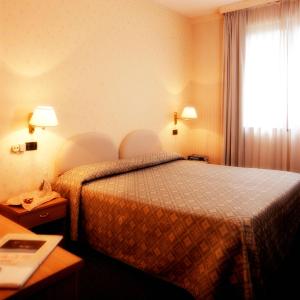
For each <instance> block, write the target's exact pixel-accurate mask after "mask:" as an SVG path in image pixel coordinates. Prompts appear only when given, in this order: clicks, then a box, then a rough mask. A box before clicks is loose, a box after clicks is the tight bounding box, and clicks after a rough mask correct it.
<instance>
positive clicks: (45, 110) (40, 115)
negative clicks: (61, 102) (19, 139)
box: [28, 106, 58, 133]
mask: <svg viewBox="0 0 300 300" xmlns="http://www.w3.org/2000/svg"><path fill="white" fill-rule="evenodd" d="M57 125H58V121H57V117H56V113H55V110H54V109H53V107H52V106H37V107H36V108H35V110H34V111H33V113H32V115H31V118H30V120H29V126H28V127H29V133H34V130H35V127H42V128H43V129H45V127H52V126H57Z"/></svg>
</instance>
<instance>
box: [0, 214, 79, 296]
mask: <svg viewBox="0 0 300 300" xmlns="http://www.w3.org/2000/svg"><path fill="white" fill-rule="evenodd" d="M7 233H30V231H29V230H27V229H26V228H24V227H22V226H20V225H18V224H16V223H14V222H12V221H11V220H9V219H7V218H5V217H3V216H1V215H0V238H2V236H4V235H5V234H7ZM32 234H34V233H32ZM82 265H83V262H82V260H81V258H79V257H77V256H75V255H73V254H72V253H69V252H67V251H65V250H63V249H62V248H60V247H56V248H55V249H54V250H53V251H52V252H51V253H50V255H49V256H48V257H47V258H46V259H45V261H44V262H43V263H42V264H41V265H40V266H39V267H38V269H37V270H36V271H35V272H34V273H33V275H32V276H31V277H30V278H29V280H28V281H27V282H26V283H25V285H24V286H23V287H22V288H21V289H0V300H2V299H7V298H10V299H22V300H23V299H28V300H29V299H77V298H78V292H77V291H78V274H79V270H80V268H81V266H82Z"/></svg>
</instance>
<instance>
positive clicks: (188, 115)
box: [181, 106, 198, 120]
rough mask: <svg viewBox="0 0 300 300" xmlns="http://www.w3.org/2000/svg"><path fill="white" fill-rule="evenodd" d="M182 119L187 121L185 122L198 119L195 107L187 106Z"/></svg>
mask: <svg viewBox="0 0 300 300" xmlns="http://www.w3.org/2000/svg"><path fill="white" fill-rule="evenodd" d="M181 118H182V119H185V120H189V119H197V118H198V115H197V111H196V109H195V107H193V106H186V107H185V108H184V109H183V111H182V114H181Z"/></svg>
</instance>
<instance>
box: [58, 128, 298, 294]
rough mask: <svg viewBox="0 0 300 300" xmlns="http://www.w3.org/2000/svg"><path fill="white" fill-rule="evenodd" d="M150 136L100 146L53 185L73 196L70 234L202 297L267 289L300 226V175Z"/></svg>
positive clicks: (64, 194)
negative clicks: (209, 159) (204, 156)
mask: <svg viewBox="0 0 300 300" xmlns="http://www.w3.org/2000/svg"><path fill="white" fill-rule="evenodd" d="M148 135H149V133H147V134H145V133H141V134H138V135H136V134H135V135H134V136H132V138H129V139H128V138H127V139H126V140H125V142H124V143H125V145H127V144H128V147H127V146H124V143H122V145H121V147H120V149H122V151H120V153H119V155H118V156H121V157H122V156H123V157H122V159H111V160H107V159H106V158H105V159H104V160H102V159H101V158H99V157H101V156H103V155H102V154H101V153H102V152H103V151H104V152H105V153H106V151H105V149H103V147H101V149H99V152H98V154H97V155H96V156H98V155H99V157H97V158H95V161H94V162H93V163H90V162H91V161H90V160H89V164H83V165H82V162H80V165H78V163H77V162H76V159H74V158H72V159H71V161H73V162H75V163H74V164H73V165H72V167H70V166H69V167H68V170H64V172H63V173H62V174H61V176H59V178H58V180H57V182H56V184H55V189H56V190H57V191H58V192H60V193H61V194H62V195H63V196H64V197H67V198H68V199H70V204H71V236H72V238H73V239H78V238H79V239H81V238H84V240H86V241H87V242H88V243H89V244H90V245H91V246H92V247H93V248H94V249H96V250H98V251H101V252H103V253H105V254H107V255H109V256H111V257H114V258H116V259H119V260H121V261H123V262H125V263H128V264H130V265H132V266H134V267H137V268H139V269H141V270H144V271H146V272H149V273H151V274H154V275H156V276H159V277H161V278H163V279H165V280H168V281H170V282H172V283H174V284H177V285H179V286H181V287H183V288H185V289H186V290H188V291H189V292H190V293H191V294H192V295H193V296H194V297H195V298H196V299H226V297H231V299H233V298H238V299H253V298H258V297H263V290H264V289H263V287H264V284H265V281H266V279H267V278H268V276H269V275H270V274H272V273H273V272H275V271H276V270H277V269H278V268H279V267H280V266H281V264H282V263H283V262H284V259H285V258H286V257H287V256H288V254H289V251H290V249H291V247H292V245H293V243H294V241H295V239H296V237H297V233H298V231H299V229H300V218H299V216H300V175H299V174H297V173H290V172H282V171H272V170H261V169H247V168H236V167H225V166H220V165H211V164H204V163H199V162H197V161H188V160H185V159H183V157H181V156H180V155H177V154H170V153H166V152H161V151H160V150H161V149H160V147H159V146H155V147H154V148H155V149H152V148H151V147H148V146H147V140H149V138H147V136H148ZM95 138H96V136H95ZM98 138H99V137H97V139H98ZM80 139H82V137H81V138H80ZM154 140H155V139H154ZM154 140H153V136H152V137H151V145H153V141H154ZM89 142H90V141H89ZM75 144H76V143H75ZM100 144H101V143H100ZM73 145H74V143H73ZM135 145H139V147H135ZM141 145H143V146H141ZM157 145H159V143H158V144H157ZM86 146H88V145H86ZM128 149H130V150H128ZM137 149H138V150H137ZM149 149H150V153H146V152H147V150H149ZM101 151H102V152H101ZM153 151H155V152H153ZM67 152H68V151H67ZM109 152H110V153H112V151H111V149H110V150H109ZM121 152H122V153H125V156H126V157H125V158H124V154H122V153H121ZM148 152H149V151H148ZM68 153H69V154H68V155H67V156H66V155H63V157H64V159H63V160H62V161H64V160H65V159H68V160H70V153H73V152H70V151H69V152H68ZM143 153H146V154H143ZM106 154H107V153H106ZM142 154H143V155H142ZM112 157H114V158H115V153H114V154H113V155H112ZM96 161H98V162H96Z"/></svg>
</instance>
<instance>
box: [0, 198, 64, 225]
mask: <svg viewBox="0 0 300 300" xmlns="http://www.w3.org/2000/svg"><path fill="white" fill-rule="evenodd" d="M67 208H68V200H67V199H64V198H56V199H54V200H51V201H48V202H46V203H44V204H42V205H40V206H37V207H36V208H34V209H33V210H31V211H28V210H26V209H24V208H23V207H22V206H11V205H4V204H0V214H2V215H3V216H5V217H7V218H9V219H10V220H12V221H14V222H16V223H18V224H20V225H22V226H24V227H26V228H33V227H36V226H39V225H42V224H45V223H49V222H52V221H56V220H60V219H66V216H67Z"/></svg>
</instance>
